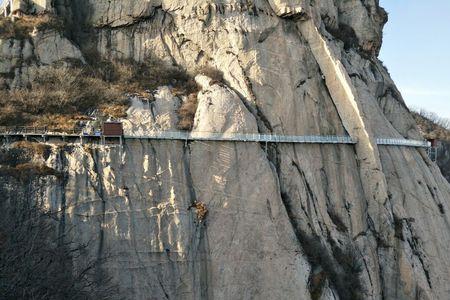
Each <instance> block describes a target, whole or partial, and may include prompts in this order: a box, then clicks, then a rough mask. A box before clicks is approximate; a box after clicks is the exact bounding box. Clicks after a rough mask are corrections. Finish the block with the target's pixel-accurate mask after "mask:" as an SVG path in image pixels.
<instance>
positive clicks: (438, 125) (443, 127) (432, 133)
mask: <svg viewBox="0 0 450 300" xmlns="http://www.w3.org/2000/svg"><path fill="white" fill-rule="evenodd" d="M413 117H414V119H415V121H416V123H417V126H419V130H420V132H421V133H422V135H423V136H424V138H426V139H439V140H444V141H450V120H447V119H444V118H440V117H439V116H438V115H436V114H435V113H431V112H427V111H424V110H419V111H415V112H413Z"/></svg>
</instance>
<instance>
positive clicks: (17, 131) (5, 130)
mask: <svg viewBox="0 0 450 300" xmlns="http://www.w3.org/2000/svg"><path fill="white" fill-rule="evenodd" d="M82 132H83V129H82V128H81V127H78V128H73V129H67V130H66V129H64V130H61V129H57V128H55V129H52V128H48V127H34V126H0V134H3V135H23V134H26V135H80V134H82Z"/></svg>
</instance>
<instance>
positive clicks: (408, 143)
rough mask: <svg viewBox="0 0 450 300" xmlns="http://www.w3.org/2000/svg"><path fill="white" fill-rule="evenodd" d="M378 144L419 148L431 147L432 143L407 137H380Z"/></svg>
mask: <svg viewBox="0 0 450 300" xmlns="http://www.w3.org/2000/svg"><path fill="white" fill-rule="evenodd" d="M377 145H381V146H383V145H384V146H404V147H419V148H429V147H431V144H430V143H429V142H428V141H418V140H407V139H387V138H378V139H377Z"/></svg>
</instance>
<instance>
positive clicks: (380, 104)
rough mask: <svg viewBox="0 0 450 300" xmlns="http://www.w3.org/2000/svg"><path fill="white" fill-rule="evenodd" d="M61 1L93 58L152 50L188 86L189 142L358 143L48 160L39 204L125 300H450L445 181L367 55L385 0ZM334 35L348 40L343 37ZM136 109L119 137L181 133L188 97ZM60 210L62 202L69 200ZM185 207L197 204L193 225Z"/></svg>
mask: <svg viewBox="0 0 450 300" xmlns="http://www.w3.org/2000/svg"><path fill="white" fill-rule="evenodd" d="M318 2H319V1H263V0H259V1H181V0H179V1H177V0H171V1H169V0H167V1H165V0H163V1H145V2H144V1H118V0H117V1H113V2H111V1H90V0H84V1H77V2H76V3H75V2H73V3H72V2H70V1H56V3H55V5H56V7H57V11H58V12H59V13H60V14H61V15H62V16H65V17H66V18H72V20H73V21H74V23H77V24H80V26H81V25H83V26H87V27H86V28H87V29H89V30H87V29H86V31H85V32H84V34H88V35H89V38H88V39H83V38H80V36H78V39H77V37H76V36H75V37H74V39H73V40H75V41H77V42H78V44H79V45H78V46H79V47H80V48H82V49H83V48H86V47H90V46H92V44H94V45H95V46H96V48H97V49H98V50H99V52H100V53H101V54H102V56H103V57H105V58H108V59H114V58H132V59H135V60H143V59H144V58H145V57H146V55H149V54H152V55H157V56H159V57H160V58H162V59H163V60H165V61H167V62H169V63H176V64H178V65H181V66H183V67H184V68H186V69H187V70H188V71H192V72H193V71H194V69H195V68H196V67H197V66H202V65H209V66H213V67H215V68H217V69H219V70H220V71H222V72H223V73H224V83H222V84H220V85H219V84H214V82H209V80H208V79H206V78H204V77H203V78H202V77H198V80H199V82H200V83H201V85H202V91H201V93H200V94H199V107H198V109H197V114H196V119H195V125H194V129H193V131H194V132H203V131H220V132H241V133H253V132H260V133H274V134H287V135H345V134H349V135H351V136H353V137H356V138H358V141H359V142H358V144H357V145H356V146H355V147H353V146H351V145H289V144H283V145H270V146H269V147H268V149H267V152H266V151H265V147H264V146H265V145H258V144H233V143H204V142H192V143H182V142H168V141H159V142H156V141H152V142H149V141H144V140H142V141H139V140H136V141H129V142H127V144H126V146H125V147H124V148H123V149H120V148H118V147H95V146H94V147H92V148H89V147H81V146H75V147H74V148H73V149H72V150H70V151H65V152H63V153H61V154H59V155H56V153H57V152H54V155H53V156H51V158H50V159H49V160H48V161H47V163H48V164H49V165H52V166H54V167H55V168H57V169H63V170H65V171H66V172H68V174H69V175H70V176H69V177H68V178H69V181H68V183H67V185H66V187H65V188H64V190H63V191H61V190H58V189H57V188H56V187H54V186H52V185H51V184H50V185H49V186H48V196H45V197H44V198H45V201H46V202H47V203H48V205H49V206H52V207H54V208H55V209H56V208H64V213H65V215H66V219H67V222H68V223H69V224H73V225H76V226H75V230H74V231H73V232H72V234H73V236H74V237H75V238H76V239H78V240H80V241H84V242H86V241H92V247H91V253H90V254H88V255H90V256H94V257H103V256H105V255H107V254H108V255H109V256H110V259H109V260H108V262H107V263H106V264H105V265H104V266H103V271H105V272H107V274H111V275H112V276H113V278H114V280H115V282H117V283H118V284H119V286H120V288H121V291H122V293H123V295H124V297H125V298H129V299H164V298H167V299H254V298H256V299H259V298H261V299H262V298H268V299H296V298H300V299H310V298H312V299H349V298H355V299H358V297H359V298H362V299H446V298H448V296H449V295H448V291H449V287H448V280H447V278H448V277H449V275H450V262H449V261H448V259H447V258H446V253H445V250H446V249H447V248H448V245H450V231H449V218H448V209H449V196H450V187H449V185H448V183H446V182H445V179H444V178H443V177H442V175H441V174H440V171H439V170H438V168H437V167H436V166H435V165H433V164H432V163H431V162H430V161H429V159H428V158H427V156H426V154H425V152H424V151H423V150H420V149H416V148H404V147H387V146H377V145H376V144H375V143H374V139H375V138H376V137H385V138H398V137H405V138H415V139H419V138H420V135H419V133H418V131H417V128H416V126H415V124H414V121H413V119H412V117H411V116H410V114H409V111H408V109H407V108H406V106H405V104H404V102H403V100H402V98H401V95H400V93H399V92H398V90H397V89H396V87H395V84H394V83H393V82H392V80H391V79H390V77H389V74H388V73H387V71H386V69H385V68H384V67H383V66H382V64H381V63H380V61H379V60H378V59H377V58H376V55H377V53H378V52H379V47H380V45H381V37H382V26H383V24H384V22H385V21H386V13H385V12H384V10H382V8H380V7H379V5H378V1H375V0H372V1H360V0H351V1H331V0H329V1H320V3H318ZM342 33H344V34H342ZM158 95H159V96H158V97H156V100H155V102H153V103H152V104H151V105H150V106H149V107H147V108H146V107H145V106H142V107H140V108H139V109H137V108H136V107H134V108H132V109H130V111H129V118H128V120H127V121H125V125H126V129H127V130H129V133H131V134H133V133H135V134H139V132H145V131H150V130H157V129H158V128H161V129H164V130H176V129H175V127H174V126H175V123H176V118H177V116H176V109H177V108H178V107H179V105H180V102H181V99H178V98H177V97H174V96H172V95H170V92H168V90H166V91H165V92H164V91H163V90H161V91H160V93H159V94H158ZM63 199H64V200H63ZM193 201H201V202H202V203H204V204H205V205H206V207H207V208H208V215H207V217H206V219H204V220H199V219H198V218H197V215H196V210H195V209H190V210H188V207H189V206H190V205H191V204H192V203H193Z"/></svg>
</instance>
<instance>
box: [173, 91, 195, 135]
mask: <svg viewBox="0 0 450 300" xmlns="http://www.w3.org/2000/svg"><path fill="white" fill-rule="evenodd" d="M197 106H198V100H197V94H196V93H194V94H190V95H189V96H188V97H187V99H186V101H184V102H183V103H182V104H181V106H180V108H179V109H178V111H177V112H178V124H177V128H178V129H180V130H192V128H193V127H194V119H195V113H196V111H197Z"/></svg>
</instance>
